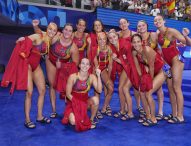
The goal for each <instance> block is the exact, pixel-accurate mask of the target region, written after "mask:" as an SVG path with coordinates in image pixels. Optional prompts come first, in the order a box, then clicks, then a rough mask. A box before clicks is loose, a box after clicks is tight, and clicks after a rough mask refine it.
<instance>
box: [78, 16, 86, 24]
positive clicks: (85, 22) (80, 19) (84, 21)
mask: <svg viewBox="0 0 191 146" xmlns="http://www.w3.org/2000/svg"><path fill="white" fill-rule="evenodd" d="M80 21H84V22H85V25H86V21H85V20H84V19H82V18H80V19H78V22H77V24H79V23H80Z"/></svg>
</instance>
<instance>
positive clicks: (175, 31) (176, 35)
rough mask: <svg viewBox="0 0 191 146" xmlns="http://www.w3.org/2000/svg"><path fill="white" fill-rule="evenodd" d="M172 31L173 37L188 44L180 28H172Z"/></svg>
mask: <svg viewBox="0 0 191 146" xmlns="http://www.w3.org/2000/svg"><path fill="white" fill-rule="evenodd" d="M170 32H171V33H172V36H173V38H175V39H177V40H178V41H180V42H182V43H183V44H186V39H185V37H184V36H183V35H182V34H181V33H180V32H179V31H178V30H176V29H173V28H171V29H170Z"/></svg>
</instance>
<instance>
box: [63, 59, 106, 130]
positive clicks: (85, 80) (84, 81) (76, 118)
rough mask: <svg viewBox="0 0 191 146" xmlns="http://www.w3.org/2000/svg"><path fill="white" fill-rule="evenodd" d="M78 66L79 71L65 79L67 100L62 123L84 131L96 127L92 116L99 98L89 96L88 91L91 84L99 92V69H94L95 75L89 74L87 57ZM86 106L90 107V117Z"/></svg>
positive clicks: (100, 86) (100, 89) (96, 108)
mask: <svg viewBox="0 0 191 146" xmlns="http://www.w3.org/2000/svg"><path fill="white" fill-rule="evenodd" d="M79 67H80V71H79V72H78V73H74V74H71V75H70V77H69V78H68V81H67V87H66V89H67V90H66V95H67V98H68V99H69V101H68V102H67V105H66V108H65V111H64V117H63V119H62V123H63V124H68V123H70V124H71V125H75V129H76V130H77V131H85V130H88V129H93V128H95V127H96V125H95V122H94V117H95V114H96V112H97V110H98V105H99V100H98V97H97V96H93V97H91V98H89V97H88V91H89V89H90V88H91V86H92V85H93V87H94V88H95V90H96V91H97V92H98V93H101V91H102V83H101V76H100V73H101V70H100V69H98V68H97V69H96V71H95V72H96V76H97V77H96V76H95V75H94V74H89V72H88V70H89V68H90V62H89V60H88V59H87V58H83V59H82V60H81V63H80V65H79ZM88 107H89V108H91V109H92V111H91V112H92V115H91V118H89V117H88V115H87V108H88ZM93 113H94V114H93ZM93 115H94V116H93Z"/></svg>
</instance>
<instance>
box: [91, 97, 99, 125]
mask: <svg viewBox="0 0 191 146" xmlns="http://www.w3.org/2000/svg"><path fill="white" fill-rule="evenodd" d="M88 104H89V106H88V107H90V110H91V117H90V120H91V121H94V118H95V116H96V113H97V111H98V107H99V97H97V96H93V97H91V98H90V99H89V101H88Z"/></svg>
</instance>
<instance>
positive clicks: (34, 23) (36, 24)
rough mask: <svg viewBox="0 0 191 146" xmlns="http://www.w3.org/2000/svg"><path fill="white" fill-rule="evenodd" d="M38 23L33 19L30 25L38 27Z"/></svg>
mask: <svg viewBox="0 0 191 146" xmlns="http://www.w3.org/2000/svg"><path fill="white" fill-rule="evenodd" d="M39 23H40V21H39V20H38V19H34V20H33V21H32V25H33V26H38V25H39Z"/></svg>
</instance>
